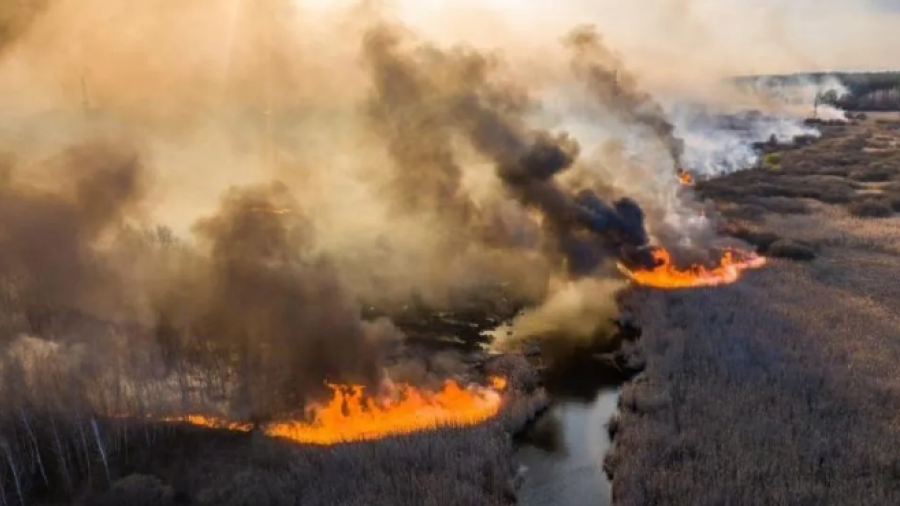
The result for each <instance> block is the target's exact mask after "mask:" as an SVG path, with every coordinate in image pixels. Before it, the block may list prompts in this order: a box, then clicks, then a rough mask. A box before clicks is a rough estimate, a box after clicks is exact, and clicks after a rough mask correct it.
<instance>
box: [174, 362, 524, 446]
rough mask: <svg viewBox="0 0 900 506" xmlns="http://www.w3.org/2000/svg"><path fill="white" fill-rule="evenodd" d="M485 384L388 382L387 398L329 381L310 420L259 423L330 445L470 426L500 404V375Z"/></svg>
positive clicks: (221, 424) (225, 424) (204, 423)
mask: <svg viewBox="0 0 900 506" xmlns="http://www.w3.org/2000/svg"><path fill="white" fill-rule="evenodd" d="M488 383H489V386H487V387H482V386H469V387H467V388H463V387H461V386H460V385H459V384H458V383H457V382H455V381H452V380H448V381H446V382H444V385H443V388H442V389H441V390H439V391H437V392H428V391H423V390H419V389H417V388H415V387H413V386H410V385H397V386H393V387H392V389H393V391H394V392H393V393H394V395H392V396H391V397H390V398H388V399H378V400H376V399H375V398H372V397H367V396H366V395H365V391H364V388H363V387H362V386H359V385H332V384H329V385H328V386H329V388H331V390H332V392H333V393H334V395H333V397H332V398H331V400H330V401H328V402H326V403H324V404H323V405H321V406H318V407H316V408H314V409H313V413H312V415H313V416H312V421H310V422H301V421H284V422H279V423H272V424H269V425H266V426H263V427H261V430H262V432H263V433H264V434H266V435H268V436H271V437H280V438H285V439H290V440H293V441H297V442H300V443H309V444H319V445H331V444H337V443H343V442H349V441H364V440H372V439H380V438H384V437H387V436H392V435H399V434H408V433H412V432H418V431H425V430H432V429H436V428H438V427H463V426H469V425H475V424H478V423H480V422H483V421H485V420H488V419H490V418H492V417H494V416H495V415H496V414H497V413H498V412H499V411H500V406H501V403H502V402H501V401H502V398H501V395H500V392H502V391H504V390H505V389H506V386H507V380H506V378H503V377H500V376H493V377H491V378H489V380H488ZM161 421H163V422H173V423H187V424H190V425H196V426H199V427H207V428H214V429H227V430H232V431H236V432H250V431H251V430H253V428H254V426H253V424H251V423H245V422H233V421H228V420H224V419H221V418H217V417H214V416H207V415H184V416H172V417H165V418H162V419H161Z"/></svg>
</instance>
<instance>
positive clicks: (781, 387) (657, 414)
mask: <svg viewBox="0 0 900 506" xmlns="http://www.w3.org/2000/svg"><path fill="white" fill-rule="evenodd" d="M823 131H824V135H823V137H822V139H820V140H819V141H817V142H814V143H812V144H810V145H808V146H804V147H799V148H796V149H787V148H784V149H780V148H779V149H774V150H773V151H776V152H777V154H776V155H775V156H769V157H768V159H767V162H766V163H765V164H764V166H763V168H761V169H758V170H752V171H745V172H742V173H736V174H733V175H731V176H727V177H723V178H719V179H717V180H715V181H710V182H707V183H700V184H698V186H697V188H696V192H697V194H698V196H700V197H701V198H712V199H714V200H715V201H716V202H717V205H718V207H719V208H720V209H722V210H723V212H724V213H725V214H726V216H727V217H728V218H729V220H730V221H731V223H730V225H728V226H726V227H724V228H725V229H727V230H728V231H729V232H730V233H733V234H735V235H738V236H741V237H744V238H745V239H747V240H750V241H751V242H755V243H756V244H757V245H758V246H759V247H760V249H761V250H763V251H764V252H767V253H768V254H770V256H773V257H776V258H772V259H771V261H770V263H769V265H768V266H767V267H766V268H764V269H762V270H759V271H753V272H750V273H748V274H746V275H745V277H744V278H743V279H742V280H741V281H740V282H739V283H736V284H733V285H729V286H726V287H718V288H708V289H699V290H693V291H672V292H661V291H653V290H647V289H638V290H635V291H634V292H633V293H632V294H631V295H630V296H629V298H628V301H627V302H626V305H627V306H628V307H629V308H630V309H631V310H633V311H634V313H635V318H636V320H637V322H638V324H639V325H640V326H641V327H642V330H643V333H642V337H641V340H640V341H639V346H640V349H641V350H642V351H643V355H644V358H645V360H646V364H647V367H646V369H645V371H644V372H643V373H642V374H641V375H640V376H639V377H638V378H637V379H636V380H634V381H633V382H631V383H630V384H628V385H626V386H625V387H624V388H623V391H622V396H621V400H620V408H621V413H620V416H619V419H618V420H617V421H616V429H617V432H616V434H615V450H614V451H613V453H612V454H611V455H609V456H608V458H607V461H606V465H607V468H608V470H609V471H610V472H611V473H612V475H613V495H614V500H615V503H616V504H617V505H619V506H644V505H658V506H663V505H678V506H682V505H691V506H703V505H714V504H715V505H718V504H730V505H760V506H762V505H765V506H773V505H810V506H813V505H815V506H820V505H832V504H833V505H848V504H866V505H896V504H900V375H898V374H897V361H898V358H900V283H898V282H897V281H896V280H897V279H898V278H900V216H898V215H897V214H895V213H896V211H898V210H900V130H898V128H897V124H896V123H892V122H890V121H887V120H885V119H884V118H870V119H869V120H866V121H864V122H861V123H860V124H856V125H848V126H844V127H831V126H828V127H823Z"/></svg>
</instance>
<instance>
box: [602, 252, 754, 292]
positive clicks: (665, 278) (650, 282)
mask: <svg viewBox="0 0 900 506" xmlns="http://www.w3.org/2000/svg"><path fill="white" fill-rule="evenodd" d="M653 258H654V259H655V260H656V264H657V265H656V267H654V268H652V269H634V270H632V269H629V268H627V267H625V266H624V265H622V264H621V263H620V264H619V265H618V267H619V270H620V271H621V272H622V273H623V274H625V275H626V276H627V277H628V278H629V279H631V280H632V281H633V282H635V283H637V284H639V285H644V286H650V287H654V288H666V289H678V288H695V287H701V286H716V285H723V284H728V283H734V282H735V281H737V280H738V278H740V276H741V272H742V271H744V270H746V269H755V268H759V267H762V266H763V265H765V263H766V259H765V257H762V256H759V255H757V254H755V253H751V252H745V251H740V250H734V249H728V250H725V252H724V253H723V254H722V258H721V260H720V261H719V264H718V265H717V266H715V267H705V266H702V265H692V266H690V267H687V268H684V269H681V268H678V267H677V266H676V265H675V264H674V263H673V262H672V257H671V255H669V252H668V251H666V250H664V249H662V248H657V249H655V250H654V251H653Z"/></svg>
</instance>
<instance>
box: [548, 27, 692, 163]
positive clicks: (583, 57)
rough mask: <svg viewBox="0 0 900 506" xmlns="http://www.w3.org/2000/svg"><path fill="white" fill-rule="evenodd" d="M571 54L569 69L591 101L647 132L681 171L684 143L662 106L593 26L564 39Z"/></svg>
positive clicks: (573, 32)
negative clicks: (595, 101)
mask: <svg viewBox="0 0 900 506" xmlns="http://www.w3.org/2000/svg"><path fill="white" fill-rule="evenodd" d="M564 42H565V45H566V46H567V47H568V48H569V49H571V51H572V69H573V70H574V72H575V75H576V76H578V77H579V78H580V79H581V80H583V81H584V82H585V84H586V85H587V87H588V89H589V90H590V92H591V94H592V95H593V96H594V98H595V99H596V100H597V101H598V102H599V103H600V104H601V105H603V106H604V107H606V108H607V109H608V110H609V111H610V112H611V113H612V114H615V115H616V116H618V117H619V118H620V119H621V120H622V121H624V122H626V123H631V124H635V125H639V126H642V127H645V128H647V129H648V130H649V131H650V132H651V133H652V134H653V135H655V136H656V137H657V138H658V139H659V140H660V141H661V142H662V143H663V144H664V145H665V147H666V149H667V151H668V153H669V155H670V156H671V157H672V160H673V162H674V164H675V167H681V161H682V156H683V155H684V141H683V140H682V139H680V138H679V137H677V136H676V135H675V127H674V125H672V123H670V122H669V120H668V119H667V118H666V113H665V111H663V108H662V106H660V105H659V103H657V102H656V101H655V100H654V99H653V97H652V96H651V95H650V94H649V93H647V92H645V91H642V90H641V89H640V87H639V85H638V83H637V79H636V78H635V77H634V76H633V75H631V74H630V73H628V72H627V71H626V70H625V68H624V65H623V64H622V62H621V60H620V59H619V57H618V56H617V55H616V54H615V53H614V52H613V51H611V50H610V49H609V48H608V47H606V45H604V44H603V40H602V38H601V36H600V34H598V33H597V31H596V29H595V28H594V27H592V26H583V27H581V28H578V29H576V30H574V31H572V33H570V34H569V35H568V36H567V37H566V38H565V39H564Z"/></svg>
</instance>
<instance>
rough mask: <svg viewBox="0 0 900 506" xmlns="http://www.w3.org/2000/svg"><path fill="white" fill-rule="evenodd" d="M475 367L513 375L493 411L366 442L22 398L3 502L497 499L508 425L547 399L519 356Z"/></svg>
mask: <svg viewBox="0 0 900 506" xmlns="http://www.w3.org/2000/svg"><path fill="white" fill-rule="evenodd" d="M476 367H477V369H478V370H480V371H482V372H484V373H487V374H503V375H504V376H506V377H509V378H511V379H512V385H511V387H512V392H513V394H512V395H511V396H510V397H509V398H508V403H507V404H506V406H505V408H504V410H503V412H502V413H501V415H500V416H498V417H497V418H495V419H493V420H491V421H489V422H486V423H484V424H481V425H478V426H474V427H469V428H447V429H441V430H437V431H430V432H425V433H418V434H411V435H408V436H397V437H391V438H386V439H383V440H378V441H374V442H366V443H349V444H344V445H337V446H330V447H329V446H309V445H298V444H295V443H291V442H286V441H279V440H276V439H272V438H269V437H266V436H263V435H261V434H260V433H257V432H251V433H241V432H231V431H227V430H216V429H203V428H199V427H193V426H180V425H175V424H159V423H152V424H148V423H146V422H143V421H137V420H133V419H121V420H113V419H109V418H101V417H93V416H90V415H88V414H86V413H81V416H80V417H79V414H78V413H72V412H66V413H50V412H35V411H28V410H26V409H25V408H21V409H19V410H17V411H16V412H9V411H8V412H6V413H4V416H3V417H2V418H0V430H2V433H3V434H4V435H5V439H3V440H2V452H0V457H2V460H0V461H2V465H0V485H2V487H0V493H2V494H3V495H2V496H0V498H2V500H3V502H2V504H11V505H12V504H38V505H52V504H60V505H61V504H85V505H95V506H112V505H148V506H149V505H154V506H156V505H168V504H200V505H216V506H224V505H233V506H238V505H246V506H251V505H252V506H256V505H271V506H281V505H297V504H303V505H304V506H306V505H319V504H321V505H334V504H341V505H364V504H373V503H372V500H373V499H372V498H378V499H377V501H378V502H379V503H381V501H382V500H385V501H389V503H390V504H398V505H402V504H410V505H417V506H418V505H438V504H483V505H502V504H511V503H513V502H514V499H515V495H514V491H515V469H514V466H513V459H512V452H513V443H512V435H513V433H514V432H515V431H517V430H519V429H520V428H521V427H522V426H523V425H524V424H525V423H527V421H528V420H529V419H531V418H532V417H533V416H534V414H535V413H536V412H538V411H539V410H541V409H543V407H544V406H545V405H546V399H545V397H544V394H543V391H542V390H540V389H538V382H537V376H536V375H535V370H534V369H533V368H532V367H531V366H530V365H528V363H527V362H526V361H525V360H524V359H523V358H522V357H521V356H516V355H505V356H500V357H496V358H493V359H489V360H487V361H482V362H481V363H480V364H478V365H477V366H476Z"/></svg>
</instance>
